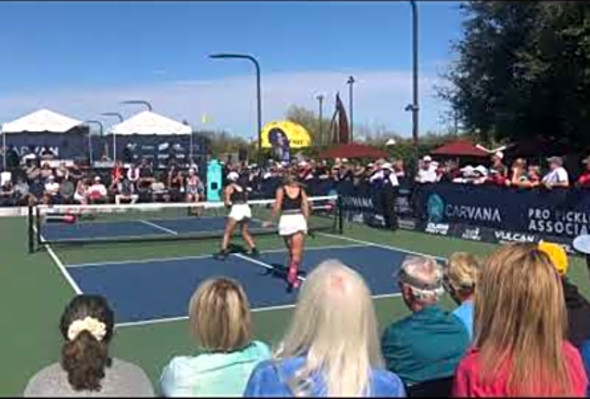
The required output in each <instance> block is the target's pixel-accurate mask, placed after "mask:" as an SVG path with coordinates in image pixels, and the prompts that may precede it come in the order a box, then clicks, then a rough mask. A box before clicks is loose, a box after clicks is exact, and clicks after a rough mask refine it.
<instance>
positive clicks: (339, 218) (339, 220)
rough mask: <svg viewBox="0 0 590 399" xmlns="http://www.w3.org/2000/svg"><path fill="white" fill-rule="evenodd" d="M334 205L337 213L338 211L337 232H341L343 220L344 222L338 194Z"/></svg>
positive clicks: (340, 199)
mask: <svg viewBox="0 0 590 399" xmlns="http://www.w3.org/2000/svg"><path fill="white" fill-rule="evenodd" d="M336 206H337V207H338V210H337V213H338V216H337V217H338V227H337V229H338V234H342V233H343V231H344V229H343V224H344V223H343V222H344V215H343V212H342V208H343V205H342V196H340V195H338V199H337V200H336Z"/></svg>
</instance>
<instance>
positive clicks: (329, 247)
mask: <svg viewBox="0 0 590 399" xmlns="http://www.w3.org/2000/svg"><path fill="white" fill-rule="evenodd" d="M362 247H366V245H364V244H354V245H326V246H323V247H307V248H305V250H306V251H314V250H321V249H346V248H362ZM276 252H287V250H286V249H285V248H281V249H268V250H264V251H261V252H260V253H261V254H266V253H276ZM206 258H213V255H211V254H208V255H188V256H176V257H170V258H148V259H129V260H121V261H107V262H91V263H74V264H70V265H66V266H67V267H68V268H70V267H93V266H111V265H113V266H116V265H122V264H123V265H124V264H129V263H154V262H173V261H182V260H193V259H194V260H197V259H206Z"/></svg>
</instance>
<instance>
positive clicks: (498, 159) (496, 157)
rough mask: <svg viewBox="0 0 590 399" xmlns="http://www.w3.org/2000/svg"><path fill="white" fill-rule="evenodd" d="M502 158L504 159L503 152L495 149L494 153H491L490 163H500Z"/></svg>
mask: <svg viewBox="0 0 590 399" xmlns="http://www.w3.org/2000/svg"><path fill="white" fill-rule="evenodd" d="M503 159H504V153H503V152H502V151H497V152H496V153H494V155H492V164H494V165H496V164H500V163H502V160H503Z"/></svg>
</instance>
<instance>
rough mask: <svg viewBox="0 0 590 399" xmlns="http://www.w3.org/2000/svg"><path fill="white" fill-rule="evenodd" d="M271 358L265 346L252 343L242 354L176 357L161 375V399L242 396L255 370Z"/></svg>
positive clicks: (207, 354)
mask: <svg viewBox="0 0 590 399" xmlns="http://www.w3.org/2000/svg"><path fill="white" fill-rule="evenodd" d="M269 358H270V349H269V348H268V346H267V345H266V344H265V343H262V342H260V341H252V343H251V344H250V345H248V346H247V347H246V348H244V349H243V350H241V351H235V352H230V353H203V354H201V355H198V356H176V357H174V358H173V359H172V360H171V361H170V363H168V365H167V366H166V367H164V370H163V372H162V376H161V377H160V387H161V392H162V394H163V395H164V396H168V397H172V396H176V397H178V396H184V397H187V396H192V397H195V396H242V394H243V393H244V389H245V388H246V383H247V382H248V378H249V377H250V374H251V373H252V370H253V369H254V367H255V366H256V365H257V364H258V363H260V362H261V361H263V360H267V359H269Z"/></svg>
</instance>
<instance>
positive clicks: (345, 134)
mask: <svg viewBox="0 0 590 399" xmlns="http://www.w3.org/2000/svg"><path fill="white" fill-rule="evenodd" d="M336 111H337V112H338V142H339V143H340V144H348V142H349V141H350V131H349V129H348V118H347V117H346V110H345V109H344V105H343V104H342V101H341V100H340V94H339V93H336Z"/></svg>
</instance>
